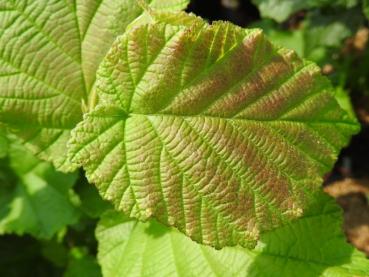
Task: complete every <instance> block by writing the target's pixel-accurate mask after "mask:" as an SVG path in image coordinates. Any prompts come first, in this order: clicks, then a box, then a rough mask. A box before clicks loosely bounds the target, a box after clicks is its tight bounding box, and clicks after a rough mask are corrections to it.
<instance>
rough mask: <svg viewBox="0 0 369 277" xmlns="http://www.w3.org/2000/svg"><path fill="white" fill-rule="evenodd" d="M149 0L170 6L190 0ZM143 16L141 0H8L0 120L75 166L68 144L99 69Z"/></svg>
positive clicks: (2, 20)
mask: <svg viewBox="0 0 369 277" xmlns="http://www.w3.org/2000/svg"><path fill="white" fill-rule="evenodd" d="M148 2H149V4H150V6H151V7H153V8H157V9H161V10H165V11H170V10H180V9H183V8H184V7H186V5H187V3H188V0H165V1H162V0H151V1H148ZM142 13H143V10H142V8H141V7H139V5H138V4H137V3H136V1H135V0H127V1H120V0H99V1H96V0H76V1H59V0H52V1H49V0H34V1H26V0H19V1H13V0H3V1H1V2H0V88H1V90H0V121H2V122H5V123H7V124H8V125H9V126H10V127H11V128H12V129H13V131H14V132H16V133H17V134H18V136H19V137H21V138H22V139H23V141H24V143H25V144H26V145H27V146H28V147H29V148H30V149H31V150H33V152H34V153H36V154H37V155H38V156H39V157H41V158H42V159H45V160H48V161H52V162H53V163H54V164H55V165H56V166H57V167H58V168H59V169H61V170H72V169H73V168H72V167H71V165H70V163H68V161H66V151H65V149H66V142H67V141H68V139H69V136H70V130H71V129H72V128H74V127H75V125H76V124H77V123H78V122H79V121H80V120H81V119H82V112H83V110H84V109H87V106H88V105H89V104H91V105H93V102H94V98H95V97H94V94H93V93H92V91H93V90H94V82H95V74H96V69H97V67H98V65H99V63H100V61H101V59H102V58H103V57H104V55H105V54H106V52H107V51H108V49H109V48H110V46H111V44H112V42H113V41H114V39H115V38H116V37H117V35H119V34H122V33H123V32H124V31H125V28H126V26H128V25H129V24H130V23H131V22H132V21H133V20H135V19H136V18H137V17H139V16H140V15H141V14H142ZM89 102H90V103H89Z"/></svg>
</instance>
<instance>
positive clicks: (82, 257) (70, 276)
mask: <svg viewBox="0 0 369 277" xmlns="http://www.w3.org/2000/svg"><path fill="white" fill-rule="evenodd" d="M86 252H87V251H86V249H83V248H82V249H80V248H73V249H71V254H70V256H71V257H70V261H69V265H68V267H67V270H66V272H65V273H64V275H63V276H64V277H80V276H88V277H101V269H100V267H99V265H98V264H97V262H96V258H95V257H93V256H91V255H89V254H88V253H86Z"/></svg>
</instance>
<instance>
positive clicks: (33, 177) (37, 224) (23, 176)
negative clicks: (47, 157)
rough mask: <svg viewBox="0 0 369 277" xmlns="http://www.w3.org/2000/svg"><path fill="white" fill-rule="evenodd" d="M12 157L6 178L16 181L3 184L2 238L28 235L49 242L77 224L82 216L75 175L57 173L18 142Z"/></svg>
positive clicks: (0, 219)
mask: <svg viewBox="0 0 369 277" xmlns="http://www.w3.org/2000/svg"><path fill="white" fill-rule="evenodd" d="M9 155H10V156H9V161H10V168H9V169H8V172H5V173H4V174H5V175H7V176H9V174H14V175H16V176H17V179H15V180H13V182H12V183H10V184H7V185H4V183H2V184H0V190H1V194H0V233H1V234H8V233H16V234H19V235H21V234H24V233H27V234H31V235H33V236H35V237H37V238H42V239H49V238H51V237H52V236H53V235H54V234H55V233H56V232H58V231H59V230H60V229H61V228H63V227H64V226H65V225H68V224H73V223H75V222H77V220H78V216H79V213H78V211H77V209H76V207H75V205H74V204H73V201H72V195H71V194H72V192H71V188H72V186H73V185H74V182H75V181H76V177H77V176H76V174H63V173H60V172H57V171H56V170H55V169H54V168H53V167H52V166H51V165H50V164H49V163H46V162H41V161H40V160H39V159H37V158H35V157H34V156H33V155H31V154H30V153H29V152H27V151H26V149H24V147H23V146H21V145H20V144H18V143H16V142H12V144H11V147H10V150H9ZM11 171H12V172H13V173H11Z"/></svg>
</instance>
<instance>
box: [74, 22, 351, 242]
mask: <svg viewBox="0 0 369 277" xmlns="http://www.w3.org/2000/svg"><path fill="white" fill-rule="evenodd" d="M194 22H195V23H194V24H192V25H190V26H189V25H186V26H180V25H177V26H173V25H168V24H161V23H158V24H149V25H143V26H140V27H137V28H133V29H132V30H130V31H128V32H127V33H126V34H125V35H123V36H121V37H120V38H119V39H118V40H117V41H116V42H115V43H114V45H113V47H112V48H111V50H110V51H109V53H108V55H107V56H106V58H105V59H104V61H103V62H102V64H101V67H100V69H99V71H98V80H97V84H96V87H97V92H98V96H99V99H100V102H99V105H98V106H96V108H95V109H94V111H92V112H90V113H89V114H87V115H85V118H84V121H83V122H82V123H80V124H79V125H78V126H77V128H76V129H75V130H74V131H73V135H72V139H71V141H70V145H69V146H70V155H71V159H72V160H73V161H74V162H76V163H77V164H79V165H81V166H83V167H84V168H85V170H86V173H87V177H88V179H89V181H90V182H92V183H95V184H96V185H97V187H98V189H99V191H100V193H101V194H102V195H103V196H104V198H106V199H109V200H111V201H112V202H113V203H114V205H115V207H116V208H117V209H119V210H122V211H123V212H124V213H126V214H127V215H129V216H131V217H136V218H138V219H140V220H147V219H149V218H151V217H155V218H157V219H158V220H159V221H160V222H162V223H165V224H167V225H170V226H175V227H176V228H178V229H179V230H180V231H181V232H183V233H185V234H186V235H188V236H189V237H191V238H192V239H193V240H195V241H198V242H201V243H204V244H208V245H212V246H215V247H216V248H222V247H224V246H230V245H237V244H239V245H242V246H246V247H253V246H254V245H255V243H256V240H257V239H258V237H259V234H260V233H263V232H265V231H267V230H270V229H273V228H275V227H278V226H280V225H282V224H285V223H286V222H288V221H290V220H291V219H293V218H296V217H298V216H300V215H301V214H302V212H303V210H304V208H305V207H306V206H308V205H309V203H310V202H311V201H312V197H313V195H314V192H315V191H317V190H318V189H319V187H320V185H321V182H322V178H321V176H322V175H323V174H324V173H326V172H327V171H328V170H329V169H330V167H331V166H332V165H333V163H334V161H335V159H336V157H337V154H338V151H339V150H340V149H341V148H342V147H343V146H345V145H346V144H347V142H348V140H349V138H350V135H351V134H352V133H354V132H356V131H357V129H358V127H357V123H356V122H355V121H354V120H352V118H351V117H349V116H348V115H347V114H346V113H345V112H344V111H343V110H342V109H340V107H339V105H338V103H337V102H336V101H335V99H334V96H333V89H332V87H331V86H330V84H329V82H328V81H327V80H326V79H325V78H324V77H322V76H321V74H320V70H319V68H318V67H317V66H316V65H314V64H311V63H308V62H304V61H302V60H301V59H300V58H298V57H297V56H296V54H294V53H293V52H291V51H287V50H285V49H280V48H276V47H274V46H273V45H272V44H270V43H269V42H268V41H267V40H266V39H265V37H264V36H263V35H262V33H261V32H260V31H259V30H243V29H241V28H239V27H236V26H234V25H231V24H228V23H215V24H213V25H206V24H204V23H199V22H197V21H194Z"/></svg>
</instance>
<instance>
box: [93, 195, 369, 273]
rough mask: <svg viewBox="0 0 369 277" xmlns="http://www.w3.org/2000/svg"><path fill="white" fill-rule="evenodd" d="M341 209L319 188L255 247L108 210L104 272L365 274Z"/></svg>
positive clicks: (101, 235)
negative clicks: (207, 241) (215, 244)
mask: <svg viewBox="0 0 369 277" xmlns="http://www.w3.org/2000/svg"><path fill="white" fill-rule="evenodd" d="M341 216H342V214H341V210H340V209H339V207H338V206H337V205H336V204H335V202H334V200H333V199H331V198H329V197H328V196H326V195H324V194H323V193H320V194H319V195H317V197H316V202H314V204H312V206H311V207H309V210H308V211H307V213H306V214H305V215H304V216H303V217H301V218H300V219H297V220H296V221H294V222H291V223H289V224H287V225H286V226H283V227H280V228H278V229H276V230H273V231H270V232H267V233H265V234H263V235H262V238H261V241H260V242H259V243H258V245H257V246H256V248H255V249H254V250H248V249H245V248H239V247H232V248H230V247H226V248H224V249H222V250H215V249H213V248H211V247H208V246H203V245H198V244H196V243H195V242H193V241H191V240H190V239H188V238H187V237H185V236H184V235H183V234H181V233H179V232H178V231H177V230H175V229H171V228H168V227H165V226H163V225H161V224H159V223H157V222H156V221H151V222H147V223H140V222H136V221H132V220H129V219H128V218H127V217H126V216H124V215H122V214H119V213H117V212H115V211H108V212H106V213H105V214H104V215H103V216H102V219H101V221H100V222H99V224H98V227H97V229H96V237H97V239H98V242H99V251H98V253H99V254H98V261H99V263H100V265H101V266H102V271H103V274H104V276H107V277H109V276H115V275H116V274H119V275H124V276H129V277H133V276H163V275H170V276H172V275H179V276H271V277H273V276H276V277H277V276H281V275H283V276H287V277H288V276H296V272H298V274H299V276H300V275H301V276H304V277H305V276H306V277H312V276H325V277H328V276H339V277H343V276H367V275H368V273H369V263H368V260H367V259H366V258H365V256H364V255H363V254H362V253H360V252H359V251H357V250H355V249H354V248H353V247H352V246H350V245H349V244H347V243H346V241H345V237H344V235H343V233H342V231H341V223H342V222H341Z"/></svg>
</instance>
